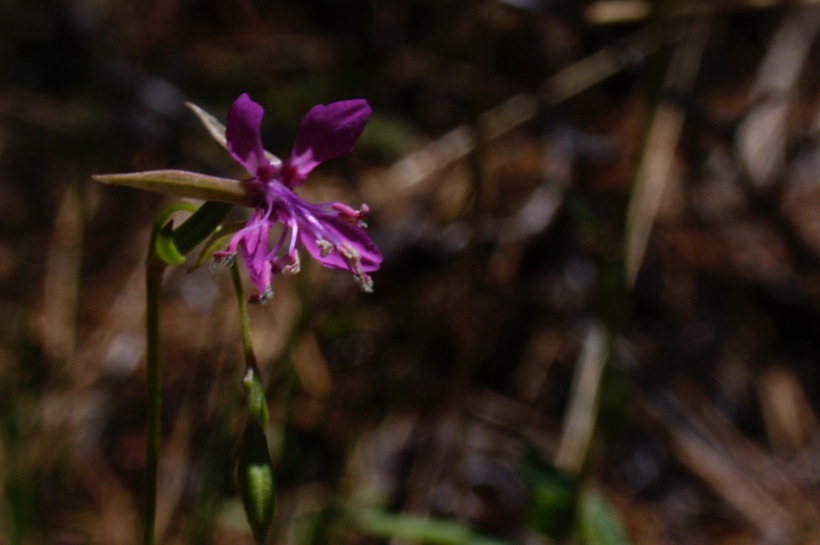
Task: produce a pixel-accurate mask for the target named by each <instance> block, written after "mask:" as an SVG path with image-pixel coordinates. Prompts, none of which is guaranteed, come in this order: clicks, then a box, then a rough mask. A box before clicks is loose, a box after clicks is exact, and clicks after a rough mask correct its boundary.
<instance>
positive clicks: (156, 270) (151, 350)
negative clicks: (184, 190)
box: [143, 259, 165, 545]
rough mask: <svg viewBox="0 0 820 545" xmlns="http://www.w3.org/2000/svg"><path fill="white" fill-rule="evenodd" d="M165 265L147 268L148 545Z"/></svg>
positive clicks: (153, 511)
mask: <svg viewBox="0 0 820 545" xmlns="http://www.w3.org/2000/svg"><path fill="white" fill-rule="evenodd" d="M164 272H165V265H163V264H162V263H159V262H158V261H157V260H154V259H149V260H148V263H147V264H146V267H145V292H146V373H147V377H146V380H147V382H148V393H147V397H146V401H145V409H146V424H145V427H146V430H145V432H146V440H145V505H144V509H145V511H144V514H143V516H144V532H145V533H144V536H143V543H144V545H154V544H155V543H156V520H157V476H158V467H159V434H160V407H161V401H162V396H161V395H160V389H161V388H160V386H161V383H160V380H161V376H160V363H159V356H160V352H159V307H160V292H161V289H162V274H163V273H164Z"/></svg>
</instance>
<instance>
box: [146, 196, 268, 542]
mask: <svg viewBox="0 0 820 545" xmlns="http://www.w3.org/2000/svg"><path fill="white" fill-rule="evenodd" d="M232 207H233V205H230V204H225V203H213V202H206V203H204V204H202V205H201V206H200V207H199V208H196V209H194V207H193V206H191V205H189V204H186V203H178V204H176V205H172V206H170V207H169V208H167V209H166V210H165V211H164V212H163V213H162V214H161V215H160V217H159V218H158V219H157V221H156V222H155V224H154V229H153V231H152V233H151V243H150V246H149V247H148V259H147V260H146V264H145V297H146V306H145V315H146V319H145V326H146V334H145V352H146V354H145V359H146V381H147V383H148V384H147V386H148V392H147V395H146V400H145V412H146V416H145V418H146V423H145V428H146V429H145V433H146V438H145V499H144V501H145V504H144V513H143V518H144V522H143V524H144V525H143V532H144V534H143V544H144V545H155V544H156V541H157V538H156V526H157V477H158V475H159V436H160V409H161V406H162V396H161V374H160V350H159V322H160V319H159V318H160V314H159V309H160V294H161V291H162V275H163V273H164V272H165V269H166V268H167V265H166V264H165V263H164V262H163V261H162V259H160V256H158V255H157V243H158V240H159V236H160V234H161V233H162V230H163V227H164V226H165V225H166V222H167V221H168V219H169V218H170V216H171V215H172V214H174V213H176V212H180V211H187V212H193V213H192V214H191V216H190V217H189V218H188V220H187V221H185V222H184V223H183V224H182V225H180V226H179V227H178V228H176V229H174V230H173V233H172V237H173V245H174V246H175V251H176V252H177V253H178V254H180V255H185V254H187V253H188V252H190V251H191V250H193V249H194V247H195V246H196V245H197V244H199V243H200V242H202V241H203V240H205V239H206V238H208V237H209V236H210V235H211V234H212V233H213V232H214V230H215V229H216V228H217V227H218V226H219V224H220V223H221V222H222V220H224V219H225V217H226V216H227V215H228V212H230V211H231V208H232ZM246 314H247V311H246ZM248 336H249V337H250V334H248ZM254 364H255V362H254Z"/></svg>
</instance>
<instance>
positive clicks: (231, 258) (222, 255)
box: [214, 252, 236, 266]
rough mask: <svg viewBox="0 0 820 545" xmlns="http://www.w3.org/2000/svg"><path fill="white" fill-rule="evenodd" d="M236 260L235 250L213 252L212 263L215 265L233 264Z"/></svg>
mask: <svg viewBox="0 0 820 545" xmlns="http://www.w3.org/2000/svg"><path fill="white" fill-rule="evenodd" d="M235 261H236V252H214V263H216V264H217V265H228V266H230V265H233V264H234V262H235Z"/></svg>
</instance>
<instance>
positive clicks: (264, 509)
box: [238, 421, 276, 544]
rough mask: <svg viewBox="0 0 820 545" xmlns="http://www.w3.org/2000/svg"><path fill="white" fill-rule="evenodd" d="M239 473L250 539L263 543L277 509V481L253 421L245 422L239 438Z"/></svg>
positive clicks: (266, 450)
mask: <svg viewBox="0 0 820 545" xmlns="http://www.w3.org/2000/svg"><path fill="white" fill-rule="evenodd" d="M238 476H239V490H240V492H241V494H242V504H243V505H244V506H245V516H246V517H247V518H248V524H249V525H250V527H251V532H253V538H254V540H255V541H256V543H259V544H261V543H264V541H265V536H267V534H268V529H269V528H270V524H271V521H272V520H273V512H274V510H275V509H276V483H275V481H274V478H273V461H272V460H271V457H270V453H269V452H268V442H267V440H266V439H265V432H264V431H262V428H261V427H259V426H258V425H256V423H255V422H253V421H251V422H248V425H247V427H246V428H245V434H244V436H243V437H242V449H241V451H240V453H239V475H238Z"/></svg>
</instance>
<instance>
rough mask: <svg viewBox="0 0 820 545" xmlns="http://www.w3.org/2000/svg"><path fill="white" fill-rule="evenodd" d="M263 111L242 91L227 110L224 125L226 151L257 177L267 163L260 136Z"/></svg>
mask: <svg viewBox="0 0 820 545" xmlns="http://www.w3.org/2000/svg"><path fill="white" fill-rule="evenodd" d="M264 113H265V111H264V110H263V109H262V106H260V105H259V104H257V103H256V102H254V101H253V100H251V99H250V97H249V96H248V94H247V93H242V96H240V97H239V98H238V99H236V101H235V102H234V103H233V105H232V106H231V109H230V110H229V111H228V119H227V123H226V126H225V139H226V140H227V142H228V151H230V152H231V155H232V156H233V158H234V159H236V160H237V162H239V164H241V165H242V166H243V167H245V168H246V169H247V170H248V172H250V173H251V174H253V175H254V176H256V177H258V178H261V176H260V170H262V169H263V168H264V167H267V166H268V164H269V161H268V160H267V159H266V158H265V151H264V149H263V148H262V140H261V137H260V131H261V129H262V116H263V115H264Z"/></svg>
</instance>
